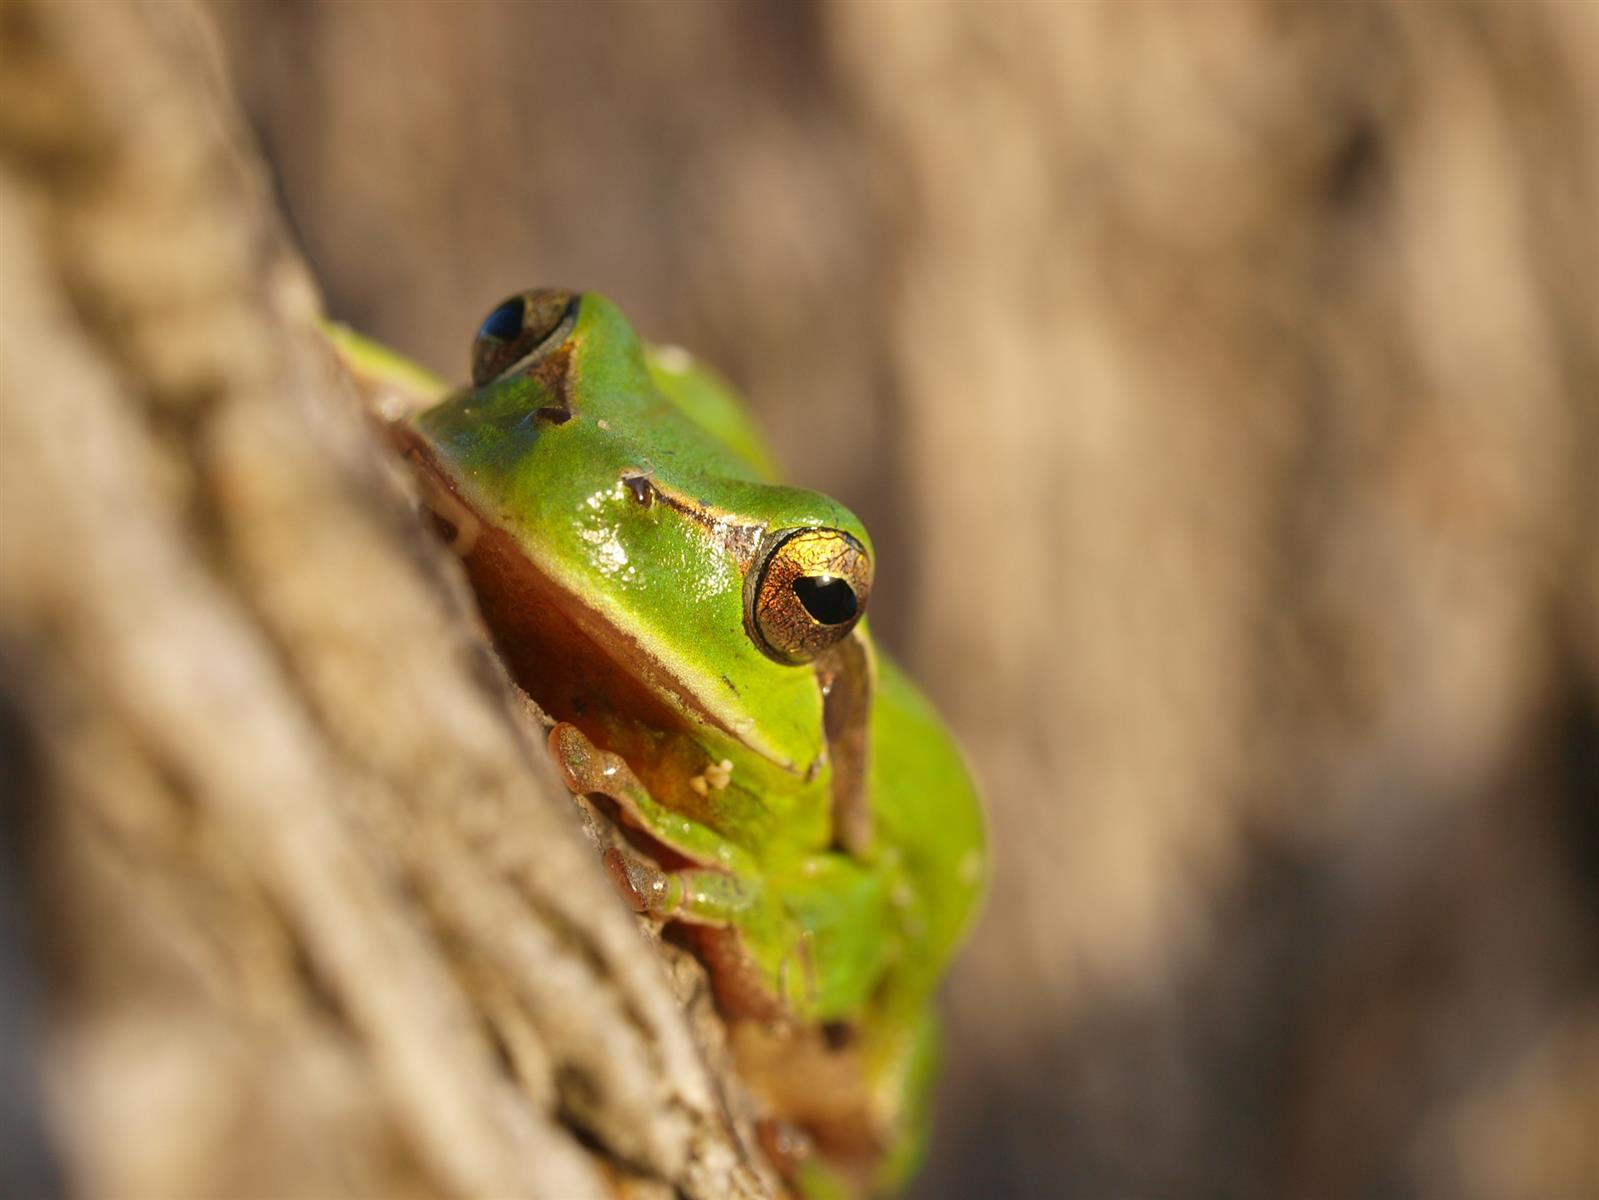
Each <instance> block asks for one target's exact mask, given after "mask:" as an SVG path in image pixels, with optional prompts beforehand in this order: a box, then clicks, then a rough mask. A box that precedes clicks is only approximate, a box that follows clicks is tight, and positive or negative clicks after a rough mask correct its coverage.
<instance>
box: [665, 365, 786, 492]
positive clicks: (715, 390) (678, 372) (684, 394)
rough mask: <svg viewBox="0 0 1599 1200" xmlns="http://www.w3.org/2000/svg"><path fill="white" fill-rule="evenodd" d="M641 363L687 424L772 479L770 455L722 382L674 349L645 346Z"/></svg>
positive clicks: (774, 477)
mask: <svg viewBox="0 0 1599 1200" xmlns="http://www.w3.org/2000/svg"><path fill="white" fill-rule="evenodd" d="M645 363H646V365H647V366H648V367H649V371H650V379H651V381H652V382H653V383H654V384H655V386H656V387H657V388H659V389H660V391H661V393H662V394H663V395H664V396H665V397H666V398H667V399H668V400H670V401H671V402H672V403H673V404H675V405H677V407H678V408H680V409H682V410H683V413H684V414H685V415H686V416H687V417H688V418H689V420H691V421H693V422H694V423H695V424H696V425H698V426H699V427H700V428H702V429H704V430H705V432H707V433H709V434H710V435H711V436H712V437H714V438H716V440H717V441H719V442H721V443H722V444H723V445H724V446H726V447H727V448H728V449H729V450H731V451H732V452H733V453H734V454H737V455H738V456H739V457H740V458H742V459H744V461H745V462H747V463H748V464H749V465H750V466H751V467H753V468H754V469H755V472H756V473H757V474H758V475H759V476H760V477H761V478H762V479H764V480H766V481H767V482H768V483H776V482H777V481H778V480H777V466H776V464H775V463H774V462H773V460H772V455H771V454H770V452H768V450H767V448H766V444H765V442H763V441H762V440H761V435H760V434H759V433H758V432H757V431H756V429H755V424H754V422H753V421H751V420H750V417H749V414H748V413H747V412H745V411H744V404H743V402H742V401H741V400H740V399H739V397H738V394H737V393H736V392H734V391H733V389H732V387H731V386H730V385H729V384H728V382H727V381H726V380H725V379H723V378H722V377H721V376H720V375H718V374H717V373H716V372H715V371H713V370H712V369H711V368H710V367H708V366H706V365H705V364H704V363H702V362H701V361H700V360H699V359H697V358H695V357H694V356H693V355H692V354H690V353H689V352H688V351H687V350H684V349H682V348H681V347H678V346H646V347H645Z"/></svg>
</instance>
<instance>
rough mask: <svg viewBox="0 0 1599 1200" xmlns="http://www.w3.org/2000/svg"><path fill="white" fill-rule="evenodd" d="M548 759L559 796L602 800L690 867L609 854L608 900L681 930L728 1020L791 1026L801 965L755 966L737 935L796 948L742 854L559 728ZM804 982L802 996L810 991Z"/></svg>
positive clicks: (625, 852) (614, 849)
mask: <svg viewBox="0 0 1599 1200" xmlns="http://www.w3.org/2000/svg"><path fill="white" fill-rule="evenodd" d="M550 750H551V753H552V754H553V755H554V757H555V762H556V766H557V767H558V768H559V769H560V771H561V774H562V775H563V777H564V778H565V782H566V785H567V787H568V788H570V789H571V790H572V791H573V792H574V793H576V794H578V795H590V796H593V795H598V796H603V797H605V798H607V799H609V800H611V801H612V802H613V803H614V804H615V806H616V811H617V813H618V815H619V816H620V817H621V819H622V821H624V822H625V823H627V824H628V825H631V826H632V827H634V828H636V829H638V830H640V831H642V832H643V833H644V834H646V835H647V836H648V838H649V839H650V840H651V841H652V842H653V843H658V847H664V849H665V850H666V851H669V852H671V854H672V855H676V856H679V857H680V858H684V859H688V860H689V862H690V863H691V864H695V865H689V866H683V867H677V868H675V869H667V868H665V867H663V866H661V865H660V863H658V862H655V861H653V860H652V859H651V858H650V857H648V856H647V855H646V854H645V853H641V852H640V851H639V850H637V849H635V848H633V847H631V846H626V845H620V844H619V845H612V846H611V847H610V848H608V849H607V850H606V851H605V852H604V858H603V861H604V863H605V867H606V869H607V870H608V871H609V872H610V875H611V878H612V879H613V880H614V881H615V883H616V886H617V890H618V891H620V892H621V893H622V897H623V899H624V900H626V901H627V902H628V904H629V905H631V906H632V908H633V909H634V911H635V912H639V913H645V914H647V915H650V916H653V917H658V918H660V919H661V920H663V921H671V922H675V923H678V924H680V925H682V926H685V927H686V928H685V929H684V936H685V938H686V939H687V940H688V941H690V942H691V943H693V946H694V949H695V950H696V951H697V953H698V955H699V958H700V960H701V961H702V962H703V963H704V964H705V965H706V967H707V969H708V970H709V972H710V976H711V983H712V986H713V987H714V988H715V991H716V999H717V1002H718V1004H719V1005H720V1006H721V1008H722V1010H723V1012H725V1013H726V1014H728V1015H729V1016H733V1017H750V1018H756V1019H759V1020H763V1021H780V1020H782V1019H785V1018H787V1017H788V1016H790V1015H791V1014H790V1006H789V1002H788V1001H787V1000H786V999H785V997H787V996H789V994H790V991H791V984H793V983H797V981H791V979H790V970H791V968H792V966H793V965H794V963H795V962H796V961H799V962H800V963H801V965H802V967H804V966H807V965H808V964H807V963H806V962H805V961H804V960H803V957H801V958H798V959H797V958H796V957H795V956H793V955H785V956H784V957H783V958H782V959H781V961H776V962H767V963H761V962H757V961H756V960H755V959H754V958H753V957H752V956H751V955H750V953H749V951H748V948H747V947H748V939H747V938H746V936H745V935H746V934H750V933H753V934H755V935H756V937H757V940H759V941H761V943H762V944H765V945H772V946H796V945H799V944H800V943H801V940H802V939H801V938H800V936H799V934H798V932H797V931H795V930H791V929H790V928H789V925H790V924H791V923H792V919H791V918H790V917H789V916H788V914H787V913H786V912H785V911H784V910H783V908H782V906H781V905H779V904H778V903H776V902H775V900H774V898H773V897H772V895H771V894H770V893H769V892H768V891H767V889H766V888H765V887H764V886H763V885H762V883H761V881H760V875H759V874H758V872H757V871H756V869H755V866H754V860H753V858H752V857H751V856H750V854H749V852H748V851H746V850H744V849H743V848H742V847H740V846H736V845H734V844H732V843H731V842H728V841H727V840H726V839H725V838H723V837H722V836H721V835H720V834H718V833H716V832H715V831H714V830H712V829H709V828H707V827H706V826H703V825H700V824H698V823H697V822H695V821H692V820H690V819H688V818H686V817H683V816H681V815H679V814H677V813H675V812H672V811H671V810H670V809H667V808H665V807H663V806H662V805H660V804H659V803H658V802H656V801H655V800H654V799H653V798H652V797H651V796H650V794H649V792H648V791H647V790H646V789H645V787H644V785H643V784H642V783H641V782H640V781H639V779H638V777H637V776H636V775H634V774H633V771H632V768H630V767H629V766H628V765H627V763H626V762H625V761H623V759H622V758H621V757H620V756H618V755H616V754H612V753H610V752H608V751H605V750H601V749H599V748H598V747H597V746H595V745H594V743H593V742H591V741H590V740H589V739H588V738H587V737H586V736H585V735H584V734H583V732H582V731H581V730H579V729H578V728H577V727H576V726H573V725H570V724H566V723H564V722H563V723H561V724H558V725H556V726H555V728H554V729H552V730H551V731H550ZM810 982H811V981H810V980H809V978H808V973H807V975H806V978H805V984H806V986H809V985H810Z"/></svg>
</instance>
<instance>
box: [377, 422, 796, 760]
mask: <svg viewBox="0 0 1599 1200" xmlns="http://www.w3.org/2000/svg"><path fill="white" fill-rule="evenodd" d="M395 432H396V434H397V436H398V438H399V440H400V442H401V447H400V448H401V450H402V453H403V454H404V456H405V457H406V459H407V460H408V461H409V462H410V463H411V465H412V467H413V468H414V471H413V474H414V475H415V477H416V478H417V480H418V483H419V485H420V487H421V489H422V492H423V497H422V499H423V503H424V505H425V506H426V507H427V508H428V510H429V511H430V512H431V513H432V515H433V517H434V519H435V522H436V523H437V524H438V525H439V526H440V530H439V531H440V533H441V534H442V535H443V536H444V538H445V540H446V541H447V542H449V544H450V545H451V547H452V549H454V550H455V551H456V553H457V554H458V555H459V556H460V557H461V559H462V561H463V563H464V565H465V566H466V569H467V573H468V575H469V576H470V578H471V580H472V585H473V590H474V591H475V592H476V593H477V597H478V606H479V610H480V611H481V612H482V614H483V618H484V621H485V623H486V624H487V625H488V628H489V632H490V634H491V635H492V636H493V638H494V642H495V646H496V649H497V650H498V651H499V653H500V657H501V659H502V661H504V663H505V664H506V667H507V669H508V670H509V671H510V673H511V677H512V678H513V679H514V680H515V682H516V683H517V685H518V686H519V687H521V688H522V689H523V690H524V691H526V692H527V693H528V695H530V696H531V697H532V698H533V699H534V700H535V701H536V702H537V703H538V704H539V705H540V706H541V707H543V708H544V709H545V711H546V712H548V713H549V714H550V715H551V716H553V717H555V718H557V719H559V720H571V721H574V723H576V724H578V725H579V726H583V725H585V724H588V723H589V722H587V721H585V720H584V718H585V717H587V716H589V715H590V713H589V711H586V710H588V709H589V708H590V707H593V706H603V707H606V708H609V709H612V710H614V711H616V712H618V713H621V714H625V715H626V717H627V718H629V719H630V720H632V721H636V722H637V723H639V724H641V725H644V726H647V727H649V728H652V729H656V730H660V731H662V732H666V733H683V734H688V735H691V736H692V729H691V725H690V721H691V720H692V721H695V722H699V723H701V724H703V725H706V726H709V727H711V728H713V729H715V730H717V731H719V732H721V733H722V734H724V735H726V736H727V737H728V738H730V739H731V740H733V741H735V742H737V743H738V744H739V745H741V746H743V747H745V748H746V749H747V750H748V751H749V752H750V753H752V754H755V755H758V756H759V757H761V758H762V759H764V760H766V761H767V762H769V763H771V764H772V765H773V766H775V767H777V768H779V769H781V770H783V771H785V772H788V773H790V774H793V775H796V776H802V775H804V773H805V771H806V769H807V768H808V766H809V764H806V765H804V766H801V765H797V764H795V763H793V762H790V761H785V760H784V759H782V758H780V757H779V756H777V755H776V754H774V753H773V752H772V750H771V749H770V748H769V747H766V746H763V745H760V744H759V743H758V742H754V741H752V740H751V739H750V738H749V736H748V733H747V731H743V730H740V729H738V728H736V727H734V726H733V725H732V724H730V723H729V722H728V721H726V720H725V719H724V718H723V717H721V716H720V715H719V714H718V713H716V712H715V711H713V710H712V708H711V707H710V706H709V705H707V704H706V703H705V701H704V700H703V699H702V698H701V697H700V696H698V695H697V694H696V693H695V692H694V691H693V690H692V689H690V688H687V687H685V686H683V685H682V684H681V683H680V682H679V681H678V680H677V678H676V677H675V676H674V675H672V673H671V672H669V671H667V670H666V668H665V667H663V666H662V665H661V663H660V662H659V660H657V659H656V657H655V656H654V655H652V654H650V653H649V651H648V650H646V649H645V648H644V647H643V646H642V645H640V644H639V642H638V640H637V639H636V638H635V637H633V636H632V635H631V634H628V633H626V632H625V631H623V630H621V629H619V628H618V627H617V626H616V624H615V623H614V622H612V621H611V620H609V619H608V618H607V617H606V616H605V615H604V614H603V613H601V612H599V611H598V610H596V609H595V608H594V607H593V606H592V605H589V604H587V603H585V602H584V601H583V600H581V599H579V598H578V597H577V596H576V595H574V594H573V593H572V592H571V591H570V590H569V589H568V588H566V587H563V586H562V585H561V584H560V583H559V582H558V581H557V580H555V579H553V578H551V577H550V575H549V573H548V572H546V571H544V570H541V569H540V567H539V566H538V564H537V563H535V562H534V561H533V560H532V559H531V558H530V557H529V556H528V555H527V554H526V553H525V552H524V551H523V549H522V547H521V545H520V544H519V543H518V542H517V539H516V538H515V537H514V536H513V535H512V534H510V533H508V532H506V531H505V530H504V529H502V528H500V527H499V526H498V525H496V524H495V523H494V522H492V521H489V520H487V519H485V518H484V517H483V516H482V514H480V513H479V512H478V511H477V510H476V509H474V508H473V506H472V504H471V503H470V502H469V501H468V500H467V499H466V498H465V497H463V496H462V495H461V494H460V493H459V492H458V491H456V489H455V488H454V487H453V486H452V485H451V484H450V483H449V482H448V481H447V480H446V479H445V477H444V474H443V472H441V471H440V470H439V468H438V466H437V464H436V461H435V459H434V457H433V454H432V453H431V449H430V447H429V446H428V445H427V443H426V442H425V441H423V440H422V439H421V438H420V437H419V436H418V435H416V434H415V433H414V432H412V431H410V430H406V429H404V428H403V427H401V428H399V429H397V430H396V431H395ZM600 698H603V700H601V699H600Z"/></svg>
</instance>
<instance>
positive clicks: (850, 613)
mask: <svg viewBox="0 0 1599 1200" xmlns="http://www.w3.org/2000/svg"><path fill="white" fill-rule="evenodd" d="M794 594H795V595H796V596H798V597H799V602H800V603H801V604H803V605H804V606H805V611H806V612H808V613H810V614H811V616H813V617H815V618H816V619H817V620H818V621H820V622H821V623H822V624H823V625H842V624H843V623H844V622H845V621H851V620H854V618H855V614H856V613H858V612H859V611H860V605H859V604H858V603H857V602H856V600H855V589H854V588H852V587H850V585H849V584H848V583H847V582H845V581H844V580H842V579H839V578H838V577H837V576H834V575H802V576H800V577H799V578H798V579H796V580H795V581H794Z"/></svg>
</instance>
